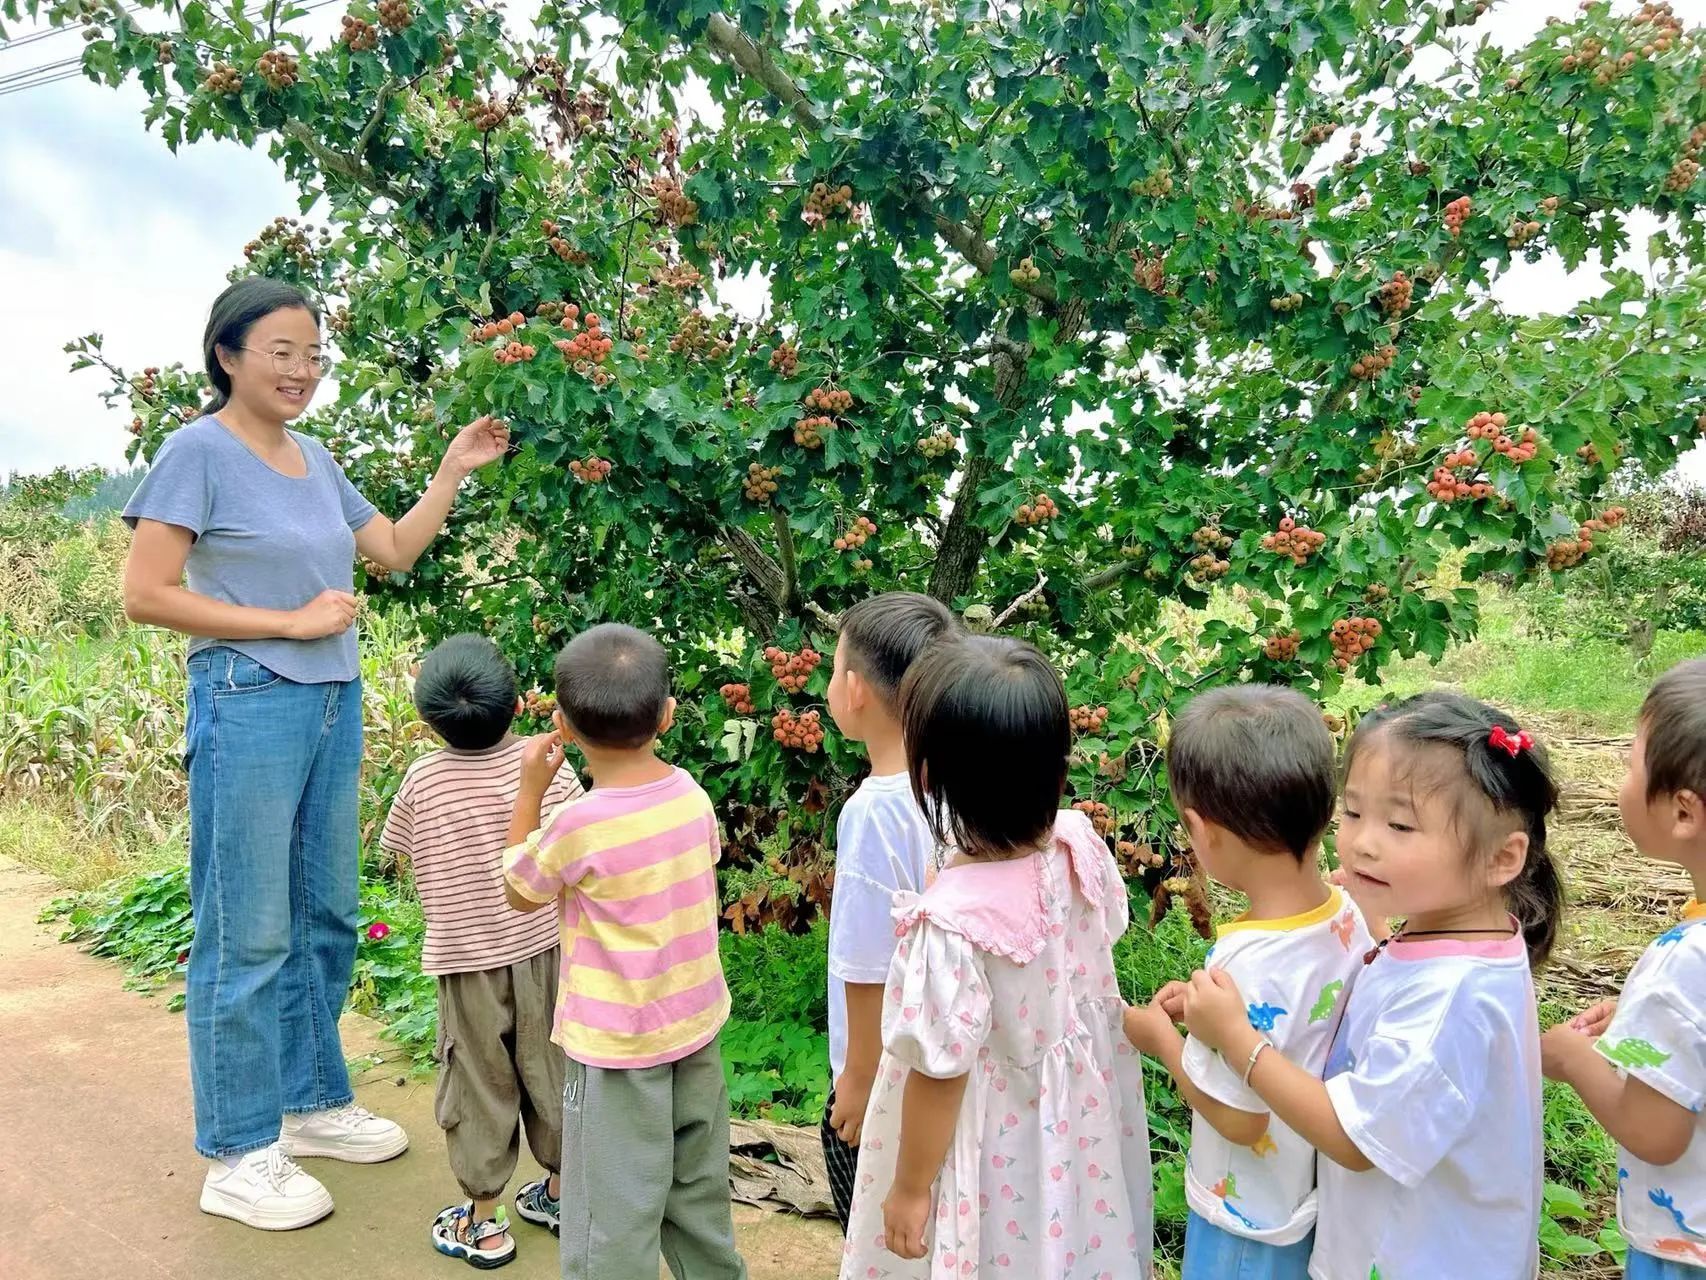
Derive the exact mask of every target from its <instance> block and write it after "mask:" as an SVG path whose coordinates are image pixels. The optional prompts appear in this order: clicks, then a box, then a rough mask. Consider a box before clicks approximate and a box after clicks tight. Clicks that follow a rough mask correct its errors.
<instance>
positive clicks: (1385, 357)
mask: <svg viewBox="0 0 1706 1280" xmlns="http://www.w3.org/2000/svg"><path fill="white" fill-rule="evenodd" d="M1397 358H1398V348H1397V347H1395V346H1393V345H1392V344H1391V343H1390V342H1388V343H1387V344H1386V345H1385V346H1383V347H1376V348H1375V349H1374V350H1373V351H1370V352H1369V353H1368V354H1367V355H1365V356H1359V357H1358V358H1357V359H1356V361H1355V362H1353V363H1352V365H1351V377H1353V378H1362V379H1363V380H1365V381H1370V382H1371V381H1373V380H1374V379H1375V378H1378V377H1379V376H1380V375H1381V374H1383V373H1385V372H1386V371H1387V370H1388V369H1390V368H1391V367H1392V362H1393V361H1394V360H1396V359H1397Z"/></svg>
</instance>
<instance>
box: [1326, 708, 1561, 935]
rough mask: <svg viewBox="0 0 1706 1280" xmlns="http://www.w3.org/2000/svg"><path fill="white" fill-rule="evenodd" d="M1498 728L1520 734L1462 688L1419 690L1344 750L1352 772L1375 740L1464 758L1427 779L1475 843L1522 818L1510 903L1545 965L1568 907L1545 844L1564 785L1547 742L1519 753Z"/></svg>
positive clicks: (1367, 719)
mask: <svg viewBox="0 0 1706 1280" xmlns="http://www.w3.org/2000/svg"><path fill="white" fill-rule="evenodd" d="M1495 730H1503V732H1504V736H1506V737H1508V738H1511V739H1515V738H1516V737H1517V735H1518V734H1519V733H1520V732H1521V728H1520V726H1519V725H1518V724H1517V722H1516V721H1515V720H1513V719H1512V718H1511V717H1510V716H1508V715H1506V714H1505V713H1504V712H1502V711H1500V710H1498V709H1497V708H1494V707H1490V706H1488V705H1487V704H1486V703H1484V702H1478V701H1476V700H1475V699H1474V698H1470V697H1466V696H1465V695H1463V694H1461V693H1449V692H1445V691H1443V690H1439V691H1435V692H1432V693H1421V694H1417V695H1416V696H1415V697H1412V698H1406V699H1405V700H1404V701H1402V702H1399V703H1396V704H1391V705H1385V706H1381V707H1378V708H1376V709H1375V710H1373V711H1370V712H1369V713H1368V714H1367V715H1365V716H1363V718H1362V720H1361V721H1360V722H1359V723H1358V724H1357V728H1356V732H1355V733H1354V734H1353V735H1352V736H1351V741H1350V745H1349V746H1348V747H1347V748H1346V750H1345V772H1346V775H1347V776H1348V775H1349V773H1350V769H1351V766H1352V765H1353V764H1354V763H1355V762H1356V758H1357V755H1358V753H1359V752H1361V751H1363V750H1365V749H1366V748H1367V747H1368V745H1369V743H1371V742H1373V741H1375V740H1376V739H1380V740H1382V741H1386V742H1390V743H1394V744H1403V745H1405V746H1408V747H1410V748H1412V749H1417V748H1420V749H1427V748H1430V747H1431V748H1435V749H1437V750H1439V751H1440V752H1445V753H1449V754H1450V756H1452V757H1454V758H1455V759H1456V761H1457V764H1456V766H1453V767H1450V768H1447V769H1434V770H1432V771H1430V772H1429V774H1428V776H1427V777H1426V778H1425V779H1424V780H1423V785H1425V786H1426V787H1427V788H1429V789H1438V790H1439V791H1441V792H1443V793H1445V794H1446V795H1448V796H1450V797H1451V798H1452V799H1453V800H1454V801H1455V802H1456V821H1457V825H1458V829H1459V831H1460V832H1461V833H1462V834H1463V835H1464V836H1465V839H1466V843H1468V844H1469V845H1470V847H1471V848H1472V849H1473V848H1477V847H1481V848H1484V847H1487V846H1488V845H1489V844H1492V843H1494V842H1496V841H1497V840H1498V839H1500V838H1501V837H1502V835H1503V833H1502V832H1501V831H1499V830H1498V829H1497V827H1496V826H1495V824H1496V823H1497V822H1498V820H1499V819H1500V818H1506V819H1509V818H1515V819H1516V820H1517V821H1518V822H1519V823H1520V826H1521V829H1522V830H1523V831H1525V832H1526V833H1527V834H1528V858H1527V861H1525V862H1524V863H1523V866H1522V870H1521V871H1519V872H1517V874H1516V877H1515V878H1514V879H1513V880H1511V881H1510V883H1508V884H1507V885H1505V887H1504V893H1505V902H1506V905H1507V906H1508V907H1509V908H1510V912H1511V914H1512V915H1514V916H1515V917H1516V918H1517V921H1518V923H1519V924H1521V926H1522V936H1523V941H1524V942H1526V943H1527V944H1528V958H1529V961H1530V963H1532V964H1534V965H1536V966H1538V965H1540V964H1542V963H1544V962H1545V960H1546V957H1547V956H1549V955H1550V954H1551V952H1552V945H1553V943H1554V942H1556V941H1557V937H1558V922H1559V920H1560V918H1561V917H1562V916H1563V913H1564V882H1563V880H1562V878H1561V877H1560V876H1559V874H1558V868H1557V864H1555V863H1554V862H1553V861H1552V855H1551V853H1550V852H1549V851H1548V850H1547V848H1546V815H1547V814H1549V813H1551V812H1552V810H1553V809H1554V808H1556V807H1557V804H1558V786H1557V784H1556V783H1555V782H1554V781H1553V780H1552V769H1551V763H1550V761H1549V760H1548V758H1547V755H1546V749H1545V748H1544V747H1542V746H1541V745H1540V744H1539V743H1538V742H1535V743H1533V744H1532V745H1530V746H1525V747H1521V748H1520V749H1519V750H1518V751H1517V752H1516V753H1515V754H1512V753H1511V752H1510V751H1509V750H1507V749H1506V748H1504V747H1500V746H1495V745H1494V743H1493V741H1492V739H1493V736H1494V731H1495ZM1416 763H1417V765H1418V766H1419V767H1420V768H1422V769H1424V770H1426V769H1427V768H1428V766H1427V764H1426V763H1424V762H1421V761H1417V762H1416ZM1418 789H1420V786H1418Z"/></svg>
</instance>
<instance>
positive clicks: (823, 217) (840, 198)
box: [802, 182, 853, 228]
mask: <svg viewBox="0 0 1706 1280" xmlns="http://www.w3.org/2000/svg"><path fill="white" fill-rule="evenodd" d="M852 206H853V188H852V187H850V186H848V185H847V184H846V183H845V182H844V183H842V184H841V185H840V186H839V187H832V186H830V185H829V184H828V183H827V182H814V183H813V184H812V189H811V191H810V192H809V193H808V194H807V195H806V211H805V213H804V214H803V215H802V216H803V217H804V218H805V221H806V225H807V226H809V227H814V228H821V227H823V226H824V225H825V224H826V223H827V222H828V221H829V220H830V219H831V218H846V217H848V216H849V214H850V211H851V209H852Z"/></svg>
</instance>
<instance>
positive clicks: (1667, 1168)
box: [1594, 904, 1706, 1275]
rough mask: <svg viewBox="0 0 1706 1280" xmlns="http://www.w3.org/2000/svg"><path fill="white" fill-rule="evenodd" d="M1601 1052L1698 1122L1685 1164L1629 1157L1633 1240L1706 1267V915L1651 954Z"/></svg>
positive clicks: (1620, 1187) (1620, 1178) (1623, 1201)
mask: <svg viewBox="0 0 1706 1280" xmlns="http://www.w3.org/2000/svg"><path fill="white" fill-rule="evenodd" d="M1594 1047H1595V1048H1596V1049H1598V1050H1599V1052H1600V1054H1601V1055H1602V1056H1603V1057H1605V1058H1606V1059H1607V1060H1608V1061H1610V1062H1612V1063H1614V1064H1616V1066H1617V1067H1618V1068H1619V1069H1621V1070H1622V1072H1623V1073H1624V1074H1625V1075H1627V1076H1632V1077H1634V1078H1635V1079H1636V1080H1639V1081H1640V1082H1641V1083H1642V1084H1644V1085H1646V1086H1647V1087H1648V1088H1650V1089H1653V1090H1655V1091H1656V1092H1658V1093H1661V1094H1663V1095H1664V1096H1665V1097H1667V1098H1669V1099H1670V1100H1671V1101H1672V1102H1674V1103H1676V1104H1677V1105H1678V1106H1679V1107H1687V1108H1688V1109H1689V1110H1690V1111H1692V1112H1694V1113H1695V1122H1694V1137H1693V1139H1692V1140H1691V1141H1690V1142H1689V1144H1688V1150H1687V1151H1685V1152H1683V1153H1682V1158H1681V1159H1680V1160H1678V1161H1677V1162H1676V1163H1675V1164H1670V1165H1650V1164H1647V1163H1646V1162H1645V1161H1643V1160H1639V1159H1637V1158H1636V1157H1635V1156H1634V1155H1633V1154H1632V1153H1630V1152H1628V1151H1625V1150H1622V1149H1621V1148H1619V1150H1618V1152H1617V1224H1618V1226H1619V1227H1621V1228H1622V1230H1623V1238H1624V1239H1625V1240H1627V1241H1628V1242H1629V1247H1630V1248H1631V1249H1639V1250H1640V1251H1641V1252H1642V1253H1646V1254H1650V1255H1652V1256H1653V1257H1655V1258H1663V1259H1665V1260H1666V1261H1669V1262H1681V1263H1689V1264H1692V1265H1693V1266H1696V1267H1706V907H1702V906H1699V905H1698V904H1694V905H1691V906H1690V908H1689V910H1688V912H1687V914H1686V915H1685V916H1684V918H1683V922H1682V923H1681V924H1679V925H1677V926H1676V928H1674V929H1670V930H1668V931H1666V932H1665V933H1662V934H1660V935H1659V937H1658V939H1657V941H1655V942H1654V943H1653V944H1652V945H1651V946H1650V947H1648V948H1647V950H1646V952H1645V954H1643V955H1642V956H1641V959H1640V960H1639V962H1637V963H1636V965H1635V968H1634V969H1633V970H1631V971H1630V974H1629V980H1628V981H1627V982H1625V983H1624V984H1623V995H1622V997H1621V998H1620V999H1619V1000H1618V1002H1617V1015H1616V1016H1615V1017H1614V1018H1612V1020H1611V1025H1610V1026H1609V1027H1607V1028H1606V1029H1605V1033H1604V1034H1603V1035H1602V1036H1600V1038H1599V1039H1598V1040H1596V1041H1595V1042H1594ZM1701 1274H1702V1275H1706V1271H1703V1272H1702V1273H1701Z"/></svg>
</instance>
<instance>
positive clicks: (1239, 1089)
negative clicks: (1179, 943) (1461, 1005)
mask: <svg viewBox="0 0 1706 1280" xmlns="http://www.w3.org/2000/svg"><path fill="white" fill-rule="evenodd" d="M1333 757H1334V747H1333V736H1332V734H1330V733H1328V732H1327V726H1326V724H1325V723H1324V722H1323V721H1322V719H1321V711H1320V708H1318V707H1317V706H1316V705H1315V704H1314V703H1312V702H1310V701H1309V699H1308V698H1305V697H1304V696H1303V695H1302V694H1300V693H1295V692H1293V691H1292V690H1290V689H1282V688H1277V687H1275V686H1272V685H1235V686H1229V687H1227V688H1223V689H1216V690H1214V691H1212V692H1210V693H1205V694H1203V695H1202V696H1201V697H1198V698H1196V699H1194V700H1192V702H1191V703H1190V705H1189V706H1187V707H1186V708H1185V710H1184V713H1183V714H1182V715H1180V717H1179V719H1178V721H1177V722H1176V723H1175V724H1174V726H1173V733H1172V737H1171V740H1170V741H1169V743H1168V746H1167V782H1168V785H1169V786H1170V787H1171V788H1172V792H1173V804H1174V806H1175V808H1177V809H1178V811H1179V815H1180V819H1181V820H1182V821H1183V823H1184V825H1185V830H1186V831H1187V832H1188V833H1189V835H1190V839H1191V848H1192V850H1194V851H1195V853H1196V856H1197V858H1198V859H1199V861H1201V863H1202V866H1203V869H1204V870H1205V871H1206V872H1208V874H1209V875H1211V876H1212V877H1214V878H1215V879H1216V880H1218V881H1220V883H1221V884H1224V885H1226V886H1228V887H1229V888H1232V889H1236V890H1238V891H1239V892H1241V893H1243V894H1244V895H1245V896H1247V897H1248V898H1249V900H1250V909H1249V910H1248V911H1247V912H1245V913H1244V914H1243V915H1242V916H1239V917H1238V918H1237V919H1236V920H1234V921H1232V922H1231V923H1230V924H1225V925H1222V926H1221V927H1220V931H1219V938H1218V940H1217V941H1216V942H1215V945H1214V949H1213V951H1212V952H1211V953H1210V959H1209V967H1210V968H1212V969H1216V970H1218V971H1220V972H1222V973H1224V974H1226V975H1227V976H1228V977H1229V978H1231V979H1232V980H1233V981H1234V982H1235V983H1236V984H1237V985H1238V987H1239V989H1240V990H1241V991H1243V992H1244V993H1245V995H1246V996H1247V997H1248V1000H1249V1016H1250V1020H1251V1022H1252V1023H1255V1024H1259V1025H1260V1026H1261V1027H1262V1028H1263V1029H1265V1030H1266V1031H1267V1033H1268V1035H1269V1037H1270V1039H1271V1040H1272V1042H1273V1047H1274V1048H1275V1049H1276V1050H1278V1051H1279V1053H1281V1054H1283V1055H1284V1056H1285V1057H1286V1058H1287V1059H1289V1060H1290V1061H1292V1062H1294V1063H1296V1064H1297V1065H1298V1066H1300V1067H1302V1068H1303V1069H1304V1070H1305V1071H1307V1072H1308V1073H1309V1074H1310V1075H1312V1076H1319V1075H1320V1074H1321V1069H1322V1068H1323V1067H1325V1066H1326V1064H1327V1050H1328V1048H1329V1046H1330V1043H1331V1040H1332V1034H1333V1030H1334V1028H1335V1027H1337V1026H1338V1012H1339V1007H1340V1005H1341V1004H1342V1003H1343V996H1344V991H1345V988H1346V987H1347V986H1349V985H1350V982H1351V979H1352V978H1353V977H1354V975H1355V971H1356V970H1357V969H1359V968H1361V967H1362V958H1363V955H1364V954H1365V953H1366V952H1367V951H1368V948H1369V946H1370V945H1371V939H1370V937H1369V934H1368V930H1367V929H1366V928H1364V926H1363V922H1362V914H1361V912H1359V911H1358V910H1357V909H1356V907H1355V906H1354V905H1352V904H1351V903H1350V902H1349V901H1347V900H1346V899H1345V896H1344V894H1343V893H1342V892H1340V891H1339V890H1338V889H1336V888H1330V887H1329V886H1328V885H1327V884H1326V883H1324V882H1323V881H1322V879H1321V871H1320V863H1319V855H1320V841H1321V833H1322V832H1323V831H1325V830H1326V829H1327V824H1328V823H1329V822H1330V821H1331V820H1332V817H1333V765H1334V759H1333ZM1184 989H1185V984H1184V983H1182V982H1174V983H1169V984H1167V986H1166V987H1164V988H1163V989H1162V990H1161V991H1160V992H1159V993H1157V995H1156V998H1155V1000H1154V1002H1153V1003H1151V1004H1150V1005H1149V1006H1148V1007H1147V1008H1144V1009H1132V1010H1129V1011H1128V1012H1127V1013H1126V1021H1125V1026H1126V1035H1127V1036H1128V1037H1129V1038H1130V1039H1131V1042H1132V1044H1134V1045H1136V1046H1137V1048H1138V1049H1140V1050H1141V1051H1142V1052H1144V1053H1147V1054H1148V1055H1149V1056H1150V1057H1152V1058H1156V1059H1158V1060H1159V1061H1160V1062H1161V1064H1162V1065H1163V1066H1165V1067H1166V1068H1167V1070H1168V1072H1169V1073H1170V1074H1171V1075H1172V1077H1173V1079H1174V1080H1175V1081H1176V1082H1177V1084H1178V1086H1179V1093H1180V1095H1181V1096H1182V1097H1183V1098H1184V1099H1185V1101H1186V1102H1188V1103H1189V1104H1190V1106H1191V1110H1192V1112H1193V1115H1192V1119H1191V1147H1190V1160H1189V1163H1188V1164H1187V1166H1186V1169H1185V1198H1186V1200H1187V1201H1188V1202H1189V1204H1190V1217H1189V1220H1188V1222H1187V1224H1186V1227H1185V1261H1184V1270H1183V1277H1184V1280H1221V1278H1223V1277H1229V1276H1242V1277H1248V1278H1249V1280H1265V1278H1266V1277H1296V1278H1297V1280H1303V1277H1306V1276H1307V1275H1308V1274H1309V1254H1310V1250H1311V1248H1312V1247H1313V1243H1314V1232H1315V1208H1316V1204H1315V1151H1314V1149H1313V1148H1312V1147H1311V1146H1310V1145H1309V1143H1308V1142H1307V1141H1305V1140H1304V1139H1303V1138H1300V1137H1299V1136H1298V1135H1297V1134H1296V1133H1294V1132H1293V1131H1292V1130H1291V1129H1290V1128H1289V1127H1288V1126H1287V1125H1286V1124H1285V1122H1284V1121H1283V1120H1277V1119H1275V1120H1271V1121H1270V1119H1269V1116H1268V1108H1267V1104H1266V1103H1264V1102H1263V1101H1262V1099H1261V1098H1260V1097H1258V1096H1257V1095H1256V1094H1255V1092H1253V1091H1252V1090H1251V1089H1250V1088H1249V1087H1248V1086H1247V1085H1245V1084H1244V1082H1243V1079H1242V1076H1243V1066H1244V1064H1243V1062H1242V1061H1229V1060H1228V1059H1226V1058H1223V1057H1220V1056H1219V1055H1217V1054H1215V1053H1213V1052H1212V1051H1210V1050H1209V1049H1208V1048H1207V1047H1205V1046H1204V1045H1203V1043H1202V1042H1201V1041H1200V1040H1198V1039H1196V1038H1195V1037H1192V1038H1190V1039H1188V1040H1187V1039H1183V1038H1181V1037H1180V1035H1179V1033H1178V1031H1177V1030H1176V1029H1175V1027H1174V1025H1173V1022H1174V1018H1175V1017H1176V1016H1177V1015H1178V1013H1179V1009H1178V1007H1177V1001H1178V1000H1179V998H1180V997H1181V996H1182V995H1183V993H1184Z"/></svg>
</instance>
